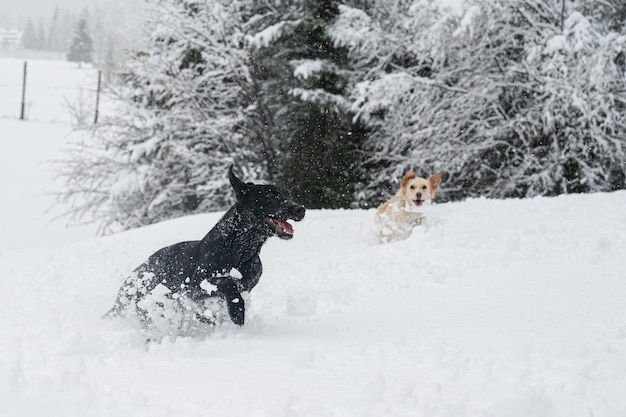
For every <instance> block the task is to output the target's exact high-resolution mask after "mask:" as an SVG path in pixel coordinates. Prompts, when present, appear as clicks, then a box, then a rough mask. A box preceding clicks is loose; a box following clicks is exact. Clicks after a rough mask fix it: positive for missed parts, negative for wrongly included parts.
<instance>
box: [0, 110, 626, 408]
mask: <svg viewBox="0 0 626 417" xmlns="http://www.w3.org/2000/svg"><path fill="white" fill-rule="evenodd" d="M0 100H3V99H2V98H0ZM69 130H70V128H69V126H67V125H66V124H63V123H59V122H55V123H51V122H47V121H29V122H26V123H24V122H19V121H17V120H11V119H7V118H0V155H1V156H0V158H1V160H0V187H1V188H0V189H1V190H2V195H3V198H2V205H1V206H0V210H1V211H0V227H1V228H2V234H1V237H0V286H1V287H2V289H3V291H2V293H0V335H1V338H0V416H3V417H4V416H11V417H13V416H16V417H31V416H33V417H34V416H41V415H46V416H81V417H87V416H111V417H118V416H125V417H129V416H150V417H155V416H156V417H158V416H247V417H255V416H263V417H283V416H284V417H324V416H329V417H331V416H336V417H352V416H354V417H357V416H376V417H382V416H385V417H386V416H407V417H409V416H410V417H421V416H423V417H438V416H446V417H456V416H462V417H474V416H475V417H518V416H519V417H542V416H545V417H557V416H558V417H578V416H580V417H588V416H594V417H623V416H625V415H626V302H624V300H626V259H625V258H624V254H626V216H624V214H623V213H624V207H626V192H624V191H621V192H616V193H610V194H593V195H574V196H562V197H558V198H536V199H531V200H507V201H489V200H484V199H477V200H469V201H466V202H462V203H448V204H436V205H432V206H429V207H427V208H426V209H427V212H428V213H427V214H428V215H429V222H428V226H427V227H422V228H419V229H416V231H415V232H414V234H413V236H411V237H410V238H409V239H408V240H406V241H403V242H397V243H392V244H387V245H376V244H374V242H373V240H372V238H371V235H370V227H371V225H372V221H373V212H372V211H340V210H338V211H314V210H311V211H309V212H308V213H307V216H306V218H305V219H304V221H302V222H301V223H296V224H295V229H296V230H295V237H294V239H293V240H291V241H281V240H278V239H276V238H274V239H271V240H270V241H268V243H267V244H266V246H265V247H264V249H263V251H262V253H261V258H262V260H263V262H264V269H265V272H264V274H263V277H262V278H261V281H260V283H259V285H258V286H257V287H256V288H255V290H254V291H253V292H252V298H251V300H250V301H251V304H250V305H249V309H248V321H247V323H246V325H245V326H244V327H242V328H235V327H234V326H225V327H223V328H221V329H218V330H217V331H216V332H215V333H214V334H213V335H212V336H210V337H209V338H206V339H204V340H200V339H189V338H178V339H177V340H164V341H163V342H162V343H160V344H157V343H152V344H145V342H144V340H143V339H142V337H141V334H140V332H139V331H138V329H137V328H136V327H134V325H133V324H131V323H128V322H124V321H103V320H101V319H100V315H101V314H102V313H103V312H105V311H106V310H107V309H108V308H109V307H110V306H111V304H112V302H113V299H114V296H115V293H116V291H117V288H118V286H119V284H120V283H121V281H122V280H123V278H124V276H125V274H126V273H127V272H128V271H129V270H131V269H132V268H133V267H135V266H136V265H137V264H138V263H140V262H141V261H143V260H144V259H145V257H146V256H148V255H149V254H150V253H151V252H153V251H154V250H155V249H158V248H159V247H161V246H164V245H167V244H170V243H173V242H177V241H180V240H187V239H197V238H200V237H202V236H203V235H204V233H206V231H208V230H209V228H210V227H211V225H212V224H214V223H215V222H216V221H217V219H218V218H219V215H220V214H219V213H214V214H206V215H199V216H193V217H187V218H182V219H178V220H173V221H169V222H165V223H162V224H158V225H154V226H150V227H146V228H143V229H139V230H134V231H130V232H126V233H122V234H118V235H114V236H108V237H103V238H96V237H92V236H93V229H90V228H79V229H71V230H69V231H68V230H65V229H64V228H63V227H62V224H56V223H53V225H52V226H48V227H47V228H46V227H45V225H46V224H47V222H48V221H49V218H48V216H46V215H44V214H42V213H43V210H44V209H45V208H46V207H47V206H48V204H49V203H50V200H49V197H46V196H42V190H44V189H49V188H54V187H57V186H58V184H56V183H55V182H54V181H53V180H52V177H51V176H50V174H49V173H48V172H47V171H46V169H47V166H46V165H45V164H42V162H43V161H45V160H47V159H48V158H49V157H50V155H52V156H56V155H57V154H58V152H59V151H58V148H59V147H60V146H61V145H62V143H63V142H64V140H65V139H64V138H65V135H66V133H67V132H69ZM443 186H445V184H444V185H443Z"/></svg>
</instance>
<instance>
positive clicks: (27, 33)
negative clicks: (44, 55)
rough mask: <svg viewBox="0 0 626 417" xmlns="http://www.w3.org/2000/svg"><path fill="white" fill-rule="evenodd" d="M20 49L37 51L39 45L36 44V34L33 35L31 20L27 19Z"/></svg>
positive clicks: (33, 29) (33, 27) (33, 28)
mask: <svg viewBox="0 0 626 417" xmlns="http://www.w3.org/2000/svg"><path fill="white" fill-rule="evenodd" d="M22 47H23V48H24V49H31V50H35V49H39V43H38V42H37V34H36V33H35V25H33V21H32V19H28V21H27V22H26V27H25V28H24V33H23V34H22Z"/></svg>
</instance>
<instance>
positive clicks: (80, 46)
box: [67, 13, 93, 66]
mask: <svg viewBox="0 0 626 417" xmlns="http://www.w3.org/2000/svg"><path fill="white" fill-rule="evenodd" d="M87 19H88V15H87V14H86V13H83V15H82V16H81V17H80V19H79V20H78V22H77V23H76V30H75V32H74V37H73V38H72V41H71V43H70V46H69V51H68V53H67V60H68V61H70V62H77V63H78V64H79V66H80V65H81V64H82V63H91V62H92V56H93V40H92V39H91V35H90V34H89V28H88V26H87Z"/></svg>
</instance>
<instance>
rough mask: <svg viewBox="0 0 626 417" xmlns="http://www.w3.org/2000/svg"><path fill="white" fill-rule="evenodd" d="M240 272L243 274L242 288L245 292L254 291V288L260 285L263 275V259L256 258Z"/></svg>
mask: <svg viewBox="0 0 626 417" xmlns="http://www.w3.org/2000/svg"><path fill="white" fill-rule="evenodd" d="M239 272H240V273H241V286H242V288H243V291H248V292H250V291H252V288H254V287H255V286H256V284H258V283H259V279H261V274H262V273H263V264H261V258H259V256H258V255H257V256H254V257H253V258H252V259H250V261H248V262H247V263H246V264H245V265H243V266H242V267H241V268H240V270H239Z"/></svg>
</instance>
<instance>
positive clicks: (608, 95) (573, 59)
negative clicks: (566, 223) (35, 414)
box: [342, 0, 626, 198]
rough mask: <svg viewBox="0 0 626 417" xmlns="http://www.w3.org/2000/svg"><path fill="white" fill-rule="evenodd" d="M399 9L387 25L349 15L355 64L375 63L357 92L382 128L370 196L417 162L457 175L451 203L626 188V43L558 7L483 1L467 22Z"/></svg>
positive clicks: (438, 12)
mask: <svg viewBox="0 0 626 417" xmlns="http://www.w3.org/2000/svg"><path fill="white" fill-rule="evenodd" d="M394 4H396V5H398V6H399V7H401V8H403V11H404V13H393V14H391V16H393V17H394V19H392V20H391V21H389V22H385V23H383V22H382V20H381V19H380V16H387V15H388V14H385V13H383V12H381V11H380V10H378V12H377V13H378V14H376V12H375V13H372V14H371V16H369V15H364V14H362V13H361V14H359V13H357V12H355V11H354V10H347V9H346V10H344V12H343V13H342V16H343V20H344V21H350V22H352V24H357V25H360V26H359V27H360V28H361V30H362V32H363V36H361V37H355V39H354V40H353V41H354V43H353V44H352V45H350V47H351V50H352V53H353V59H355V60H356V61H357V62H368V61H371V62H372V63H373V65H371V64H370V68H371V70H370V72H369V73H368V76H367V78H365V79H364V80H363V81H362V82H361V83H360V84H359V85H358V86H357V88H356V89H355V92H354V96H355V101H354V109H355V110H356V111H358V112H359V116H360V117H362V118H364V119H365V120H368V121H369V122H370V123H375V124H377V126H378V130H377V133H376V134H375V135H374V136H373V137H372V140H371V141H370V143H369V145H370V150H371V154H370V155H371V159H370V161H371V162H372V163H373V164H375V166H377V167H378V168H379V169H380V172H381V175H380V178H381V181H380V182H379V183H372V184H370V188H369V190H367V191H369V194H368V195H369V196H371V198H375V197H376V195H377V193H378V190H379V189H380V188H381V187H383V186H384V182H385V181H387V183H391V182H393V180H394V179H396V178H399V177H400V176H401V172H402V171H403V170H405V169H407V168H409V167H411V168H414V169H416V170H417V171H418V172H421V173H423V174H425V175H426V174H430V173H432V172H435V171H444V172H447V174H448V175H447V179H446V181H445V183H444V188H443V191H444V192H443V193H442V194H440V195H443V196H444V197H448V198H463V197H467V196H478V195H482V196H488V197H528V196H534V195H555V194H559V193H569V192H585V191H605V190H612V189H616V188H624V172H625V170H626V167H625V166H624V162H623V161H624V160H625V156H626V155H625V152H626V142H625V138H626V131H625V126H626V123H625V122H626V120H624V118H625V115H624V104H625V103H626V88H625V87H626V85H624V84H625V79H624V66H623V59H622V60H621V61H620V56H621V57H623V54H624V52H623V51H624V48H625V46H626V43H625V39H624V37H623V36H621V35H620V34H617V33H614V32H610V31H607V30H606V29H605V27H606V25H603V24H600V23H601V22H598V21H597V20H593V17H585V16H583V15H582V14H581V13H580V12H578V11H577V10H576V8H575V7H573V5H569V7H567V8H565V9H563V8H562V7H561V6H562V4H558V3H556V2H551V3H550V2H543V1H540V0H528V1H524V2H517V1H513V0H497V1H491V0H489V1H487V0H475V1H469V2H467V3H466V4H465V10H464V14H463V15H462V16H457V15H455V14H454V13H451V12H449V11H446V10H445V9H442V8H440V7H439V6H438V5H437V4H436V3H435V2H432V1H428V0H420V1H414V2H411V1H406V2H402V1H400V2H397V3H394ZM382 9H384V11H385V12H386V11H388V10H389V8H388V7H384V8H382ZM350 16H352V20H350V19H349V18H350ZM355 16H360V20H358V19H356V18H355ZM346 24H347V23H346ZM561 27H562V29H561ZM620 62H622V65H620Z"/></svg>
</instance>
